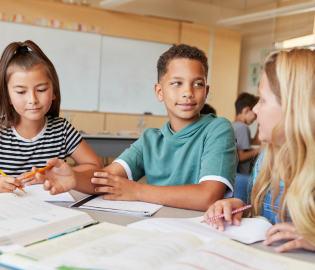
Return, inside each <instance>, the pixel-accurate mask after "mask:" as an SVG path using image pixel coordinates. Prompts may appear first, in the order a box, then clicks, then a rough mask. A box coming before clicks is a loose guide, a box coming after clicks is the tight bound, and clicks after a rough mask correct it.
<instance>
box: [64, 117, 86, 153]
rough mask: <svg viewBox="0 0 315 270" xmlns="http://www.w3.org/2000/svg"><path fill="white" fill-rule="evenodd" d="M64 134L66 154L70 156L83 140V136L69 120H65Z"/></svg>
mask: <svg viewBox="0 0 315 270" xmlns="http://www.w3.org/2000/svg"><path fill="white" fill-rule="evenodd" d="M64 136H65V142H66V155H67V156H70V155H71V154H72V153H73V152H74V150H75V149H76V148H77V147H78V146H79V144H80V143H81V142H82V136H81V134H80V133H79V132H78V131H77V130H76V129H75V128H74V127H73V126H72V125H71V124H70V123H69V122H68V121H67V120H65V122H64Z"/></svg>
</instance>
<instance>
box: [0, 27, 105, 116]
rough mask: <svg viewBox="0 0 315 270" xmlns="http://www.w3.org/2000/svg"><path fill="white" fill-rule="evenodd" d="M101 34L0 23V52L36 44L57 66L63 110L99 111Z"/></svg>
mask: <svg viewBox="0 0 315 270" xmlns="http://www.w3.org/2000/svg"><path fill="white" fill-rule="evenodd" d="M101 38H102V37H101V35H95V34H89V33H83V32H75V31H69V30H61V29H53V28H48V27H39V26H32V25H26V24H18V23H10V22H0V51H1V53H2V52H3V50H4V48H5V47H6V46H7V45H8V44H9V43H11V42H14V41H21V42H23V41H25V40H28V39H29V40H32V41H34V42H35V43H36V44H37V45H38V46H39V47H40V48H41V49H42V50H43V52H44V53H45V54H46V55H47V57H48V58H49V59H50V61H51V62H52V63H53V64H54V66H55V68H56V70H57V73H58V76H59V81H60V90H61V109H62V110H80V111H96V110H98V95H99V77H100V58H101Z"/></svg>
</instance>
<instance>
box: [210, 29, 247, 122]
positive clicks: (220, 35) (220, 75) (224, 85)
mask: <svg viewBox="0 0 315 270" xmlns="http://www.w3.org/2000/svg"><path fill="white" fill-rule="evenodd" d="M240 53H241V33H240V32H239V31H234V30H229V29H223V28H215V30H214V40H213V55H212V69H211V85H210V94H211V99H210V104H211V105H212V106H213V107H214V108H215V109H216V111H217V115H218V116H223V117H226V118H227V119H228V120H230V121H234V118H235V107H234V103H235V100H236V98H237V93H238V92H237V91H238V78H239V65H240Z"/></svg>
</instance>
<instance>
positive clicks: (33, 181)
mask: <svg viewBox="0 0 315 270" xmlns="http://www.w3.org/2000/svg"><path fill="white" fill-rule="evenodd" d="M38 170H39V169H38V168H36V167H32V171H31V172H25V173H22V174H21V175H19V176H18V177H17V179H19V180H21V182H22V183H23V184H24V185H25V186H30V185H35V184H43V183H44V182H39V181H38V180H37V179H36V177H35V175H34V176H31V177H28V178H25V177H26V176H27V175H29V174H30V173H33V172H36V171H38Z"/></svg>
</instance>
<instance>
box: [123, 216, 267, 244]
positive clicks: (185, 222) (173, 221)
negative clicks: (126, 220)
mask: <svg viewBox="0 0 315 270" xmlns="http://www.w3.org/2000/svg"><path fill="white" fill-rule="evenodd" d="M203 219H204V218H203V217H196V218H154V219H146V220H141V221H138V222H135V223H132V224H129V225H128V227H130V228H134V229H140V230H145V231H150V232H168V233H170V232H171V233H175V232H178V233H190V234H192V235H194V236H196V237H197V238H198V239H199V240H201V241H202V242H203V243H206V242H209V241H210V240H212V239H217V238H227V239H234V240H237V241H239V242H242V243H244V244H252V243H255V242H258V241H263V240H265V239H266V236H265V232H266V231H267V230H268V229H269V228H270V227H271V226H272V225H271V223H269V222H268V221H266V220H264V219H260V218H242V220H241V226H235V225H228V224H227V223H224V227H225V231H223V232H221V231H219V230H216V229H214V228H212V227H211V226H209V225H208V224H206V223H200V222H201V221H202V220H203ZM253 228H254V229H253Z"/></svg>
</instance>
